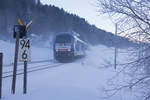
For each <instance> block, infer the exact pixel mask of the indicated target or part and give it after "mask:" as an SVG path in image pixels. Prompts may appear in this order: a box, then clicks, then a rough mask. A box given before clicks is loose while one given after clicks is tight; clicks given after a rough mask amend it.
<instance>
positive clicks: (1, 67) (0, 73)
mask: <svg viewBox="0 0 150 100" xmlns="http://www.w3.org/2000/svg"><path fill="white" fill-rule="evenodd" d="M2 70H3V54H2V53H0V99H1V98H2V72H3V71H2Z"/></svg>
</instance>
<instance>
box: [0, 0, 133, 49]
mask: <svg viewBox="0 0 150 100" xmlns="http://www.w3.org/2000/svg"><path fill="white" fill-rule="evenodd" d="M18 18H20V19H21V20H22V21H23V23H24V24H27V23H28V22H29V21H30V20H33V24H32V25H31V27H30V29H29V32H28V35H29V37H30V35H31V34H36V35H38V36H40V37H41V38H42V39H44V40H45V39H49V38H48V37H50V36H52V35H54V34H56V33H58V32H69V31H75V32H77V33H79V34H80V37H81V39H83V40H84V41H86V42H88V43H89V44H92V45H96V44H103V45H106V46H114V44H115V43H116V42H118V43H119V44H118V45H119V46H120V47H122V46H123V47H124V46H129V45H132V42H130V41H129V39H126V38H123V37H121V36H115V35H114V34H113V33H111V32H106V31H105V30H102V29H99V28H97V27H96V26H95V25H90V24H89V23H88V22H87V21H86V20H85V19H84V18H81V17H79V16H78V15H75V14H71V13H68V12H66V11H65V10H64V9H62V8H58V7H55V6H53V5H43V4H42V3H41V2H40V0H1V1H0V34H1V37H0V38H1V39H4V40H8V39H9V40H12V39H13V38H12V37H13V26H14V25H16V24H18V23H17V19H18Z"/></svg>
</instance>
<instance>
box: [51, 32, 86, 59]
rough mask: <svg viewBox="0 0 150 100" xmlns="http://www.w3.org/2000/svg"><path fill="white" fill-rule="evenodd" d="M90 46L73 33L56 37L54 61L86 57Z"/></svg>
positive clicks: (65, 33)
mask: <svg viewBox="0 0 150 100" xmlns="http://www.w3.org/2000/svg"><path fill="white" fill-rule="evenodd" d="M87 47H88V45H87V43H86V42H84V41H82V40H81V39H79V35H78V34H77V33H73V32H63V33H59V34H57V35H56V37H55V39H54V44H53V51H54V59H56V60H63V59H67V58H69V59H70V58H71V59H73V58H75V57H78V56H84V55H85V50H86V49H87Z"/></svg>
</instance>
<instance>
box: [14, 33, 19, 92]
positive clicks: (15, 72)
mask: <svg viewBox="0 0 150 100" xmlns="http://www.w3.org/2000/svg"><path fill="white" fill-rule="evenodd" d="M19 38H20V33H19V32H17V33H16V47H15V57H14V68H13V80H12V94H15V88H16V74H17V62H18V51H19Z"/></svg>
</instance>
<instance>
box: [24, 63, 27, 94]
mask: <svg viewBox="0 0 150 100" xmlns="http://www.w3.org/2000/svg"><path fill="white" fill-rule="evenodd" d="M23 93H24V94H26V93H27V61H24V81H23Z"/></svg>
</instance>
